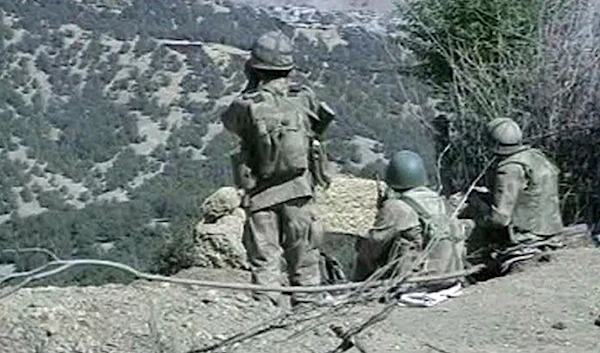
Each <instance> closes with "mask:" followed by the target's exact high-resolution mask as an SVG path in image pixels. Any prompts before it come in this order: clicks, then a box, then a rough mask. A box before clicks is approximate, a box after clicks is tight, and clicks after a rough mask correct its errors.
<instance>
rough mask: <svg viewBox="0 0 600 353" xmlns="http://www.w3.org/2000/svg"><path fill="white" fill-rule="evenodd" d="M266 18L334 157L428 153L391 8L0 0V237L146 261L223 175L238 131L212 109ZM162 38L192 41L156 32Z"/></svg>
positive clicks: (342, 162) (420, 95)
mask: <svg viewBox="0 0 600 353" xmlns="http://www.w3.org/2000/svg"><path fill="white" fill-rule="evenodd" d="M273 29H279V30H282V31H284V32H285V33H287V34H288V35H290V36H291V37H293V38H294V44H295V46H296V53H295V60H296V62H297V64H298V70H297V72H296V75H295V79H296V80H298V81H300V82H301V83H305V84H309V85H311V86H313V88H314V89H315V91H316V92H317V93H318V94H319V96H320V97H321V98H322V99H323V100H324V101H326V102H328V103H329V104H330V105H331V106H332V107H333V108H334V109H335V110H336V112H337V119H336V122H335V123H334V124H333V125H332V126H331V129H330V131H329V133H328V137H329V139H330V140H329V142H328V151H329V153H330V154H331V159H332V160H333V161H334V162H335V163H336V164H337V165H338V167H339V168H340V169H341V170H343V171H345V172H349V173H354V174H359V175H363V176H369V177H372V175H373V173H374V172H375V171H377V170H378V169H380V168H381V166H382V165H383V164H384V163H385V161H386V158H387V157H388V156H389V155H390V153H391V151H394V150H397V149H399V148H411V149H414V150H417V151H420V152H421V153H422V154H423V155H424V156H425V158H426V160H427V163H428V165H429V166H433V164H434V157H433V156H434V149H435V148H434V144H433V142H432V141H431V136H432V135H431V130H430V126H429V125H428V121H430V120H431V119H432V118H433V117H434V116H435V115H436V114H437V110H436V109H435V101H434V100H433V99H431V98H430V97H428V90H427V87H426V86H425V85H424V84H422V83H421V82H419V81H418V80H416V79H415V78H414V77H411V76H406V75H401V74H399V73H398V68H399V67H401V66H409V65H412V64H413V61H412V59H411V57H410V53H408V52H406V50H404V49H403V48H401V47H399V46H398V45H397V44H396V43H395V42H394V40H393V36H392V35H393V34H394V32H395V27H394V22H393V21H391V19H389V18H388V17H381V16H379V15H376V14H373V13H362V12H356V11H347V12H321V11H317V10H315V9H311V8H306V7H291V8H272V9H266V10H265V9H261V8H256V7H248V6H244V5H239V4H234V3H230V2H221V1H200V0H198V1H187V0H174V1H172V0H169V1H167V0H150V1H149V0H126V1H125V0H124V1H104V0H97V1H90V0H86V1H75V0H57V1H51V2H39V1H20V2H15V1H12V0H0V48H2V50H0V127H1V128H2V129H1V130H2V133H0V166H1V167H2V168H0V169H1V170H2V172H1V173H2V178H1V182H0V247H15V246H20V247H23V246H45V247H48V248H51V249H52V250H54V251H55V252H57V253H59V254H60V255H61V256H65V257H68V256H79V255H86V256H90V255H93V256H102V257H107V258H112V259H119V260H122V261H126V262H128V263H131V264H136V265H138V266H140V267H142V268H146V269H151V268H152V267H153V266H154V264H155V260H154V257H155V255H154V253H155V252H156V251H158V250H159V249H160V248H161V246H162V244H164V242H165V241H167V240H168V238H169V237H170V236H171V234H173V233H176V232H177V231H179V230H180V229H182V228H184V227H186V226H187V224H189V223H190V222H192V223H193V222H194V221H195V220H196V219H197V217H198V216H199V208H198V206H199V203H200V201H201V200H202V199H204V198H205V197H206V196H208V195H209V194H210V193H211V192H213V191H214V190H215V189H216V188H218V187H220V186H222V185H227V184H230V183H231V172H230V162H229V157H228V154H229V152H230V151H231V150H232V148H233V147H234V146H235V140H234V138H233V137H232V136H231V135H230V134H228V133H226V132H224V131H223V128H222V125H221V124H220V123H219V114H220V112H222V110H223V109H224V108H225V107H226V105H227V104H228V103H229V102H230V101H231V100H232V99H233V98H234V97H235V95H236V94H237V92H239V91H240V90H241V89H242V88H243V87H244V85H245V78H244V76H243V70H242V65H243V63H244V61H245V60H246V58H247V56H248V49H249V48H250V46H251V44H252V41H253V40H254V39H255V38H256V37H257V36H258V35H260V34H262V33H263V32H265V31H268V30H273ZM172 40H179V41H181V40H190V41H194V42H196V43H198V44H200V45H199V46H194V47H186V46H181V45H179V46H178V45H176V46H172V45H169V46H167V45H164V43H165V42H168V41H172ZM99 249H104V250H99ZM106 249H110V250H108V251H106ZM0 261H2V259H0Z"/></svg>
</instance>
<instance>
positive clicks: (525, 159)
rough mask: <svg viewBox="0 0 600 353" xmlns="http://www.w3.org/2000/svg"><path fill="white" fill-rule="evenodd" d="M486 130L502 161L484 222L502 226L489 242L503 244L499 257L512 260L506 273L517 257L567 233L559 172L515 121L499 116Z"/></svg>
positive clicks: (537, 250)
mask: <svg viewBox="0 0 600 353" xmlns="http://www.w3.org/2000/svg"><path fill="white" fill-rule="evenodd" d="M487 128H488V132H489V135H490V137H491V139H492V140H493V141H494V143H495V146H494V150H493V152H494V154H495V156H496V158H497V159H498V161H497V165H496V168H495V171H494V175H493V177H494V185H493V186H492V190H491V194H492V195H491V205H490V207H489V211H488V214H487V216H486V217H485V218H484V220H483V222H482V223H483V224H484V225H486V226H487V227H492V229H493V228H494V227H495V228H496V229H500V230H502V231H501V232H500V235H501V237H502V238H503V239H496V240H494V239H489V240H490V242H496V243H497V242H499V243H500V244H501V247H503V248H504V249H503V250H502V251H501V252H500V255H502V256H504V257H505V260H506V261H507V262H505V263H503V264H502V266H501V267H502V268H501V270H502V271H505V270H507V269H508V267H509V265H510V264H511V263H513V262H514V261H516V260H521V259H526V258H530V257H532V256H533V254H534V253H536V252H539V249H537V246H536V245H537V244H539V243H540V241H544V240H547V239H549V238H552V237H554V236H555V235H558V234H560V233H561V232H562V231H563V229H564V227H563V221H562V217H561V212H560V204H559V195H558V176H559V173H560V171H559V169H558V168H557V167H556V166H555V165H554V164H553V163H552V162H551V161H550V160H549V159H548V158H547V157H546V156H545V155H544V154H543V153H542V152H541V151H539V150H537V149H535V148H531V147H530V146H527V145H523V144H522V139H523V133H522V131H521V128H520V127H519V125H517V123H516V122H515V121H513V120H512V119H509V118H497V119H494V120H492V121H491V122H490V123H489V124H488V126H487ZM490 234H493V233H492V232H490ZM556 245H560V244H556ZM509 260H510V261H509Z"/></svg>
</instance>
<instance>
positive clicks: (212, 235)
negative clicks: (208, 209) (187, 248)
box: [194, 208, 248, 269]
mask: <svg viewBox="0 0 600 353" xmlns="http://www.w3.org/2000/svg"><path fill="white" fill-rule="evenodd" d="M245 221H246V214H245V212H244V210H242V209H241V208H236V209H234V210H233V211H232V212H231V214H227V215H225V216H222V217H220V218H218V219H217V220H216V221H215V222H213V223H207V222H206V221H202V222H200V223H198V224H197V225H196V228H195V230H194V247H195V249H194V252H195V257H194V266H199V267H210V268H242V269H248V263H247V260H246V249H245V248H244V246H243V244H242V235H243V233H244V223H245Z"/></svg>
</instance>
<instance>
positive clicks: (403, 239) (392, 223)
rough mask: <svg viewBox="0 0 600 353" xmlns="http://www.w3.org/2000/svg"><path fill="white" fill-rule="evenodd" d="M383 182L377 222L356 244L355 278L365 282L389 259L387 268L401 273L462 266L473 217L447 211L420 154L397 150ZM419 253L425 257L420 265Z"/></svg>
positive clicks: (440, 271)
mask: <svg viewBox="0 0 600 353" xmlns="http://www.w3.org/2000/svg"><path fill="white" fill-rule="evenodd" d="M385 181H386V184H387V185H388V188H387V191H386V194H385V197H384V198H383V199H382V200H381V202H380V204H379V205H378V212H377V216H376V220H375V224H374V226H373V228H372V229H371V230H370V231H369V234H368V235H367V236H366V237H365V238H362V239H359V240H358V241H357V244H356V248H357V249H356V250H357V252H358V255H357V260H356V264H355V271H354V280H356V281H362V280H365V279H367V278H368V277H369V276H371V275H372V274H373V273H374V272H375V271H376V270H378V269H379V268H381V267H384V266H386V265H388V264H391V263H394V265H393V266H390V267H391V268H390V269H389V271H386V272H388V273H390V272H394V273H397V274H399V275H405V274H410V273H412V272H423V271H424V272H427V273H428V274H432V273H436V274H441V273H448V272H454V271H460V270H463V269H464V267H465V249H464V240H465V237H466V235H467V233H468V231H469V229H472V221H470V220H458V219H457V218H454V217H452V216H450V215H448V214H447V210H446V202H445V199H444V198H443V197H442V196H440V195H439V194H438V193H436V192H435V191H432V190H431V189H429V188H427V187H426V186H425V185H426V183H427V174H426V171H425V166H424V163H423V160H422V159H421V157H420V156H419V155H418V154H416V153H414V152H411V151H400V152H398V153H396V154H395V155H394V156H393V158H392V160H391V161H390V164H389V165H388V167H387V170H386V178H385ZM428 245H429V249H428V251H427V253H423V252H424V250H425V249H426V248H427V247H428ZM421 256H423V257H424V260H425V261H423V263H421V264H418V263H417V262H418V261H417V260H418V259H419V258H420V257H421ZM455 283H456V281H455V280H453V281H448V282H445V283H444V284H445V285H448V286H450V285H452V284H455Z"/></svg>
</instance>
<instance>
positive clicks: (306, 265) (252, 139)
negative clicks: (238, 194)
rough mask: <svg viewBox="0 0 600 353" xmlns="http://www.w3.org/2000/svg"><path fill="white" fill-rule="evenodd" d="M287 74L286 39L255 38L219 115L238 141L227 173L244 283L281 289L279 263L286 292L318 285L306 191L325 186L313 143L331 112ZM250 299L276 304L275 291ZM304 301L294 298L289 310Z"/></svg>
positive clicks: (316, 230) (273, 35)
mask: <svg viewBox="0 0 600 353" xmlns="http://www.w3.org/2000/svg"><path fill="white" fill-rule="evenodd" d="M293 68H294V62H293V58H292V43H291V41H290V39H289V38H288V37H287V36H285V35H284V34H283V33H281V32H268V33H266V34H264V35H262V36H261V37H259V38H258V39H257V40H256V42H255V43H254V45H253V47H252V52H251V57H250V59H249V61H248V62H247V64H246V75H247V77H248V86H247V87H246V89H245V90H244V92H243V93H242V95H241V96H239V97H238V98H237V99H235V100H234V101H233V103H231V105H230V106H229V107H228V109H227V110H226V111H225V112H224V113H223V115H222V121H223V124H224V126H225V128H226V129H228V130H229V131H231V132H233V133H235V134H236V135H237V136H239V137H240V152H239V154H237V155H235V156H234V168H235V170H234V174H235V176H236V178H235V179H236V183H237V184H238V186H239V187H240V188H242V189H244V190H245V194H246V200H245V202H244V207H245V208H246V211H247V213H248V220H247V223H246V227H245V233H244V238H243V242H244V246H245V247H246V251H247V254H248V260H249V262H250V266H251V271H252V282H253V283H256V284H261V285H281V284H282V279H283V275H282V263H285V266H286V270H287V277H288V280H289V283H290V284H291V285H300V286H312V285H318V284H320V281H321V279H320V273H319V257H320V255H319V250H318V245H319V242H320V239H321V238H322V236H323V229H322V226H321V223H320V222H319V221H318V218H317V215H316V214H315V212H314V211H313V201H314V195H313V192H314V187H315V184H316V183H318V182H320V183H325V184H326V183H327V182H328V179H327V177H326V176H325V175H324V173H323V169H322V168H320V167H321V166H322V163H321V162H322V160H319V157H323V156H324V152H323V150H322V149H321V148H322V145H321V144H320V143H319V138H320V135H321V134H322V133H323V132H324V130H325V129H326V127H327V124H328V123H329V122H330V121H331V119H332V118H333V112H332V111H331V110H330V109H328V107H327V106H326V105H325V104H324V103H319V102H317V100H316V97H315V94H314V93H313V91H312V90H310V89H309V88H308V87H305V86H297V85H294V84H292V83H291V82H290V79H289V77H288V76H289V74H290V72H291V70H292V69H293ZM283 260H284V261H283ZM255 298H256V299H268V300H269V301H271V302H272V303H274V304H276V305H279V304H281V303H280V295H279V294H278V293H275V292H257V293H255ZM310 299H311V298H309V297H308V296H306V295H295V296H293V297H292V304H298V303H302V302H306V301H310Z"/></svg>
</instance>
